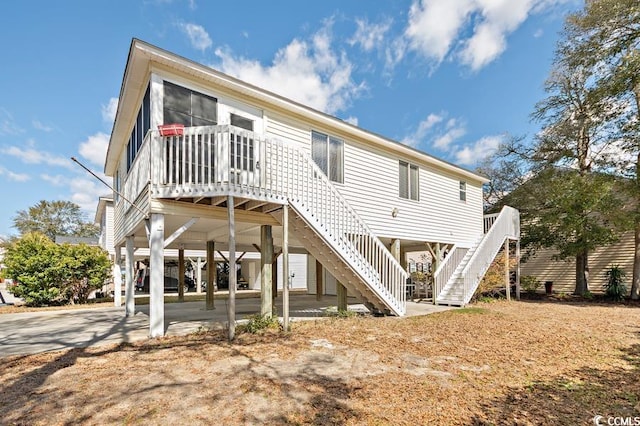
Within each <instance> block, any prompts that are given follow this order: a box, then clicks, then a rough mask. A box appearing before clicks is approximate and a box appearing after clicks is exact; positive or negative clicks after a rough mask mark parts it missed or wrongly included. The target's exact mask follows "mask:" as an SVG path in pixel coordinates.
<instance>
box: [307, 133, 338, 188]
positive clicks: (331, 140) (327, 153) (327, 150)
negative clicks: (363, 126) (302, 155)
mask: <svg viewBox="0 0 640 426" xmlns="http://www.w3.org/2000/svg"><path fill="white" fill-rule="evenodd" d="M314 135H316V136H318V137H314ZM320 139H324V141H323V144H324V145H325V146H324V158H325V161H326V167H327V169H326V170H323V168H322V167H321V166H320V164H318V162H317V161H316V160H315V158H314V149H313V144H314V141H319V140H320ZM332 145H333V146H338V147H339V150H337V151H336V152H335V153H334V154H335V155H332V152H331V148H332ZM344 146H345V143H344V139H342V138H338V137H336V136H332V135H330V134H328V133H323V132H319V131H317V130H311V159H312V160H313V161H314V163H316V165H317V166H318V167H319V168H320V170H322V172H323V173H324V175H325V176H326V177H327V178H328V179H329V180H330V181H331V182H333V183H339V184H344ZM335 157H339V165H338V168H337V169H336V175H337V178H338V179H337V180H336V179H334V178H333V176H332V175H333V174H332V173H331V165H332V161H331V158H335Z"/></svg>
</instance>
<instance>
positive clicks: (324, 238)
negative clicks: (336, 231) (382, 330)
mask: <svg viewBox="0 0 640 426" xmlns="http://www.w3.org/2000/svg"><path fill="white" fill-rule="evenodd" d="M289 206H290V207H291V211H292V213H293V214H290V215H289V226H290V227H291V229H292V231H293V233H295V235H296V237H297V239H298V240H299V241H300V242H301V243H302V245H303V247H304V248H305V250H307V251H308V252H309V253H310V254H311V255H312V256H313V257H314V258H316V259H317V260H318V261H319V262H320V264H322V266H323V267H324V268H325V269H327V270H328V271H329V272H330V273H331V274H332V275H333V276H334V277H335V278H336V279H337V280H338V281H339V282H340V283H342V284H343V285H344V286H345V287H346V288H347V290H348V291H349V292H350V293H351V294H352V295H354V296H356V297H358V298H359V299H361V300H362V301H363V302H365V303H368V304H371V305H372V306H373V307H375V308H376V309H377V310H379V311H381V312H384V313H391V314H393V315H397V316H403V315H405V312H406V305H405V304H404V303H402V302H399V301H397V300H396V299H395V298H394V297H393V295H392V294H391V293H389V292H386V291H385V289H384V288H381V287H380V286H376V285H375V284H374V283H373V282H372V281H373V280H372V279H371V278H370V277H367V273H366V270H365V268H363V267H362V266H359V265H364V264H365V263H364V262H366V261H365V260H364V259H363V258H361V259H357V258H355V257H354V256H353V255H352V254H348V253H347V251H346V250H343V249H342V248H341V247H339V245H337V244H334V243H333V241H334V238H333V237H332V236H331V235H330V234H328V233H327V232H326V231H325V230H323V229H322V227H321V225H320V224H319V223H318V222H317V221H316V220H314V219H313V215H312V214H311V213H310V212H309V211H308V210H307V209H306V208H305V207H304V206H303V205H297V203H295V202H293V201H290V202H289ZM351 253H353V252H351ZM394 302H395V303H394Z"/></svg>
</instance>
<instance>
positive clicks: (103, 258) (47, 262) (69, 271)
mask: <svg viewBox="0 0 640 426" xmlns="http://www.w3.org/2000/svg"><path fill="white" fill-rule="evenodd" d="M4 263H5V266H6V268H7V269H6V270H5V271H4V272H3V273H4V275H5V276H6V277H8V278H12V279H13V280H14V281H15V283H16V284H15V285H14V286H12V287H11V289H10V290H11V292H12V293H13V294H15V295H16V296H18V297H22V298H24V299H25V302H26V303H27V304H28V305H32V306H42V305H49V304H66V303H84V302H86V301H87V298H88V296H89V294H90V293H91V291H93V290H96V289H98V288H100V287H102V285H103V284H104V282H105V280H107V279H108V278H109V273H110V269H111V268H110V261H109V256H108V254H107V253H106V252H105V251H104V250H102V249H101V248H99V247H92V246H87V245H85V244H79V245H70V244H63V245H57V244H55V243H53V242H52V241H51V240H50V239H49V238H48V237H47V236H45V235H44V234H41V233H37V232H33V233H28V234H26V235H24V236H23V237H22V238H19V239H16V240H14V241H12V242H10V243H9V244H7V245H6V253H5V259H4Z"/></svg>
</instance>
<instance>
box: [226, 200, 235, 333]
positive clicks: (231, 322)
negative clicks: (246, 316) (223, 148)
mask: <svg viewBox="0 0 640 426" xmlns="http://www.w3.org/2000/svg"><path fill="white" fill-rule="evenodd" d="M227 200H228V201H227V212H228V215H229V300H228V307H229V341H231V340H233V339H234V338H235V337H236V287H237V282H238V277H237V271H238V270H237V269H236V219H235V205H234V204H233V196H232V195H229V197H228V198H227Z"/></svg>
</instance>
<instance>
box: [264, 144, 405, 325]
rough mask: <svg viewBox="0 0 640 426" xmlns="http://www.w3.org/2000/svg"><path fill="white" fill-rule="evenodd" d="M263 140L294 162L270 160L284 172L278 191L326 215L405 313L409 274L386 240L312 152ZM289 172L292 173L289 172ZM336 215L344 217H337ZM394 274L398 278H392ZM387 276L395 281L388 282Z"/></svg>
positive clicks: (329, 225) (328, 224)
mask: <svg viewBox="0 0 640 426" xmlns="http://www.w3.org/2000/svg"><path fill="white" fill-rule="evenodd" d="M263 141H264V142H265V143H266V144H270V145H271V146H272V147H275V149H276V152H275V154H276V155H275V159H276V161H280V162H282V160H283V159H284V160H288V161H290V163H291V165H292V166H291V167H283V166H282V165H281V166H279V167H269V163H267V170H275V172H276V173H280V174H281V176H280V178H279V179H277V181H278V182H279V183H280V186H281V187H280V188H276V190H277V192H279V193H281V195H283V196H286V197H287V198H289V199H292V200H298V201H299V202H301V203H302V204H303V205H308V206H309V207H312V208H313V212H314V214H315V215H317V216H324V217H321V218H320V220H318V222H319V223H320V224H322V226H324V227H325V228H326V230H327V231H329V234H330V235H331V236H332V237H333V238H334V239H335V240H336V242H337V243H338V244H339V245H340V247H341V248H343V249H345V250H346V251H347V252H348V253H350V254H351V256H352V260H353V261H354V262H356V265H357V266H358V267H360V268H362V267H364V271H365V274H366V275H367V276H366V277H365V278H368V279H369V280H370V281H373V282H374V283H375V286H376V290H378V292H380V291H381V292H382V293H379V296H381V297H382V298H383V299H384V300H386V301H387V302H388V303H392V304H394V305H396V308H397V310H398V312H402V313H403V312H404V310H405V300H406V279H407V277H408V274H407V272H406V271H405V270H404V268H403V267H402V265H401V264H400V262H399V261H398V260H397V259H395V258H394V257H393V255H392V254H391V253H390V252H389V250H388V249H387V248H386V247H385V246H384V244H382V242H381V241H380V239H379V238H378V237H377V236H376V235H375V233H374V232H373V231H372V230H371V228H369V226H368V225H367V223H366V222H365V221H364V220H363V219H362V218H361V217H360V215H359V214H358V213H357V212H356V211H355V210H354V209H353V207H352V206H351V205H350V204H349V203H348V201H347V200H346V198H345V197H344V196H343V195H342V194H341V193H340V192H339V191H338V190H337V189H336V187H335V185H333V184H332V183H331V181H330V179H329V178H328V177H327V175H326V174H325V173H324V171H322V170H321V169H320V167H318V165H317V164H316V163H315V161H313V159H312V158H311V157H310V156H309V154H307V153H306V152H305V151H303V150H301V149H300V148H299V147H298V146H296V145H294V144H292V143H290V142H288V141H282V140H279V139H270V138H265V139H263ZM272 154H273V153H272ZM270 159H273V155H272V156H267V158H266V159H265V160H267V161H268V160H270ZM283 165H284V164H283ZM294 166H297V167H294ZM301 166H302V167H301ZM289 172H291V173H292V176H285V174H287V173H289ZM267 181H269V179H267ZM283 183H284V184H285V185H284V186H282V184H283ZM314 188H315V189H317V190H314ZM319 207H321V208H319ZM336 216H338V217H339V218H340V219H342V220H336ZM391 277H393V278H394V279H391V280H389V278H391ZM383 278H386V279H387V281H392V282H390V283H387V285H385V283H384V282H383Z"/></svg>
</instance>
